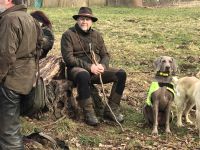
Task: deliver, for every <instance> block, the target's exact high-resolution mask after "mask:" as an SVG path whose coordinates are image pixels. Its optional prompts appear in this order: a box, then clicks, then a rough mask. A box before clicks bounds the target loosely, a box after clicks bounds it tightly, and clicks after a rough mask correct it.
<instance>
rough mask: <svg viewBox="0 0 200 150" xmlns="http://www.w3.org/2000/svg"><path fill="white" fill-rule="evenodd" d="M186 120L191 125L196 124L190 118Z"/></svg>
mask: <svg viewBox="0 0 200 150" xmlns="http://www.w3.org/2000/svg"><path fill="white" fill-rule="evenodd" d="M186 122H187V123H188V124H190V125H193V124H194V123H193V122H192V121H191V120H190V119H188V120H186Z"/></svg>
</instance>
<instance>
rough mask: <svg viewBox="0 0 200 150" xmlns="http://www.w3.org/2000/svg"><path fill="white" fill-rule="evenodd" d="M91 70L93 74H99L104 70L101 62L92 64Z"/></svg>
mask: <svg viewBox="0 0 200 150" xmlns="http://www.w3.org/2000/svg"><path fill="white" fill-rule="evenodd" d="M91 72H92V73H93V74H95V75H99V74H101V73H103V72H104V67H103V65H102V64H97V65H95V64H92V66H91Z"/></svg>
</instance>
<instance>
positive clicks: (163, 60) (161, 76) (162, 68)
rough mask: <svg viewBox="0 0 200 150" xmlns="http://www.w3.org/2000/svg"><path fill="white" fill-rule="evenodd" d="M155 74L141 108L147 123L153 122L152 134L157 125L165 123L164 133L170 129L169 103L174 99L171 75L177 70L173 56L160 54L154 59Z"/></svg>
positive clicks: (156, 131) (155, 130)
mask: <svg viewBox="0 0 200 150" xmlns="http://www.w3.org/2000/svg"><path fill="white" fill-rule="evenodd" d="M154 66H155V70H156V74H155V77H154V81H153V82H152V84H151V86H150V89H149V92H148V97H147V100H146V104H145V106H144V109H143V114H144V118H145V120H146V122H147V123H149V124H153V130H152V134H156V135H157V134H158V125H165V126H166V128H165V131H166V133H171V131H170V126H169V123H170V115H171V113H170V112H171V110H170V109H171V104H172V102H173V100H174V90H173V84H172V76H173V75H175V73H176V71H177V65H176V61H175V60H174V58H172V57H169V56H161V57H159V58H157V59H156V60H155V61H154Z"/></svg>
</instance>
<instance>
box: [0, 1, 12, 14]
mask: <svg viewBox="0 0 200 150" xmlns="http://www.w3.org/2000/svg"><path fill="white" fill-rule="evenodd" d="M12 5H13V4H12V0H0V13H1V12H3V11H5V10H6V9H8V8H9V7H11V6H12Z"/></svg>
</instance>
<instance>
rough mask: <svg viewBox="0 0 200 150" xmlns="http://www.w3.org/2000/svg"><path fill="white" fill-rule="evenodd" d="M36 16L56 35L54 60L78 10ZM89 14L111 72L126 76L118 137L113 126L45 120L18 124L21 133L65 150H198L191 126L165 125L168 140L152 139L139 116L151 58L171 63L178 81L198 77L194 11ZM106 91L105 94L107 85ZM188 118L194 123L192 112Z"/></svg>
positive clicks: (199, 27) (198, 28)
mask: <svg viewBox="0 0 200 150" xmlns="http://www.w3.org/2000/svg"><path fill="white" fill-rule="evenodd" d="M32 10H33V9H31V10H30V11H32ZM42 11H44V12H45V13H46V14H47V15H48V16H49V17H50V19H51V20H52V22H53V29H54V33H55V35H56V43H55V45H54V48H53V50H52V52H51V54H53V55H60V38H61V35H62V33H63V32H64V31H65V30H67V29H68V28H69V27H71V26H73V25H74V23H75V21H74V20H73V19H72V15H74V14H77V11H78V8H48V9H47V8H43V9H42ZM93 12H94V14H95V15H96V16H97V17H98V18H99V21H98V22H97V23H95V24H94V25H93V27H94V28H95V29H96V30H98V31H99V32H101V33H102V36H103V37H104V40H105V43H106V45H107V48H108V51H109V52H110V54H111V66H115V67H118V68H123V69H125V70H126V72H127V74H128V79H127V84H126V90H125V92H124V96H123V99H122V111H123V113H124V114H125V122H124V123H123V124H122V125H123V128H124V129H125V131H124V132H121V130H120V127H119V126H117V124H115V123H112V122H107V121H105V122H103V123H101V125H100V126H99V127H97V128H94V127H89V126H87V125H85V124H84V123H82V122H81V121H74V120H71V119H68V118H66V119H61V120H58V121H57V122H53V121H51V120H48V119H47V118H46V119H43V120H41V121H36V120H30V119H27V118H22V122H23V129H22V132H23V133H24V134H29V133H31V132H33V130H35V128H37V129H39V130H42V131H43V130H44V131H45V133H47V134H50V135H52V137H58V138H62V139H63V140H65V141H66V143H68V145H69V147H70V149H87V150H88V149H109V150H122V149H127V150H128V149H163V150H165V149H198V148H200V146H199V139H198V132H197V130H196V129H195V126H191V125H185V126H184V127H182V128H177V127H176V124H175V123H176V118H175V119H174V120H173V122H172V123H171V131H172V135H166V134H165V133H164V129H163V128H161V129H159V136H152V135H151V128H150V127H148V126H145V124H144V119H143V115H142V112H141V110H142V106H143V104H144V101H145V99H146V93H147V90H148V87H149V85H150V83H151V79H152V77H153V76H154V68H153V60H154V59H155V58H157V57H159V56H162V55H169V56H172V57H174V58H175V59H176V61H177V63H178V66H179V71H178V72H177V76H179V77H182V76H186V75H195V74H196V73H197V72H198V71H199V67H200V63H199V62H200V56H199V54H200V52H199V48H200V40H199V37H200V8H198V7H193V8H192V7H191V8H177V7H171V8H124V7H115V8H114V7H94V8H93ZM106 88H107V89H108V90H109V88H110V85H107V86H106ZM191 117H193V118H194V117H195V116H194V112H193V115H192V116H191ZM184 124H185V122H184ZM46 128H48V129H46ZM44 149H49V148H44Z"/></svg>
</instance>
